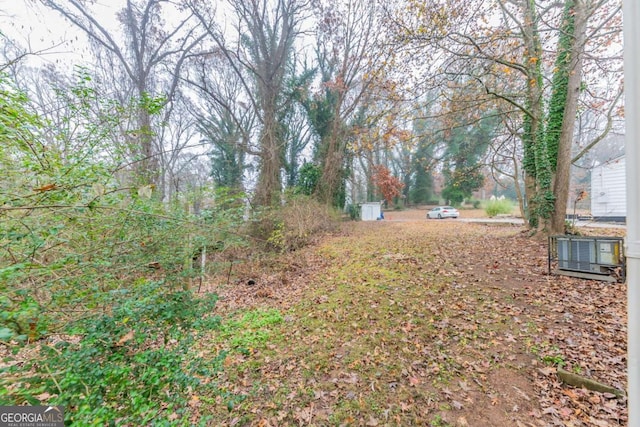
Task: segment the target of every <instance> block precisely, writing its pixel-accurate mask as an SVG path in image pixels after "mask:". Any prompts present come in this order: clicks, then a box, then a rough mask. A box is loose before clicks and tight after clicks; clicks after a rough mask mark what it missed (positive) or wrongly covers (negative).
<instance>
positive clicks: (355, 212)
mask: <svg viewBox="0 0 640 427" xmlns="http://www.w3.org/2000/svg"><path fill="white" fill-rule="evenodd" d="M347 214H349V219H351V221H356V220H358V219H360V207H359V206H358V205H354V204H349V205H348V206H347Z"/></svg>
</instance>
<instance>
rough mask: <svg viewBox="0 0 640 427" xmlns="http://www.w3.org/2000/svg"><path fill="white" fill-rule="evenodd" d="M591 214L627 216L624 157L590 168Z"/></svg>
mask: <svg viewBox="0 0 640 427" xmlns="http://www.w3.org/2000/svg"><path fill="white" fill-rule="evenodd" d="M591 216H593V217H594V218H602V219H607V218H611V219H613V218H616V219H623V218H626V216H627V191H626V174H625V158H624V156H622V157H618V158H617V159H613V160H610V161H608V162H607V163H605V164H603V165H601V166H598V167H596V168H593V169H592V170H591Z"/></svg>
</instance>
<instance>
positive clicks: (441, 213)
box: [427, 206, 460, 219]
mask: <svg viewBox="0 0 640 427" xmlns="http://www.w3.org/2000/svg"><path fill="white" fill-rule="evenodd" d="M458 215H460V213H459V212H458V209H456V208H454V207H453V206H438V207H435V208H433V209H431V210H430V211H429V212H427V218H428V219H433V218H438V219H442V218H458Z"/></svg>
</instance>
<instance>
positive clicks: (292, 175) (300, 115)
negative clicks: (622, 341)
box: [3, 0, 623, 233]
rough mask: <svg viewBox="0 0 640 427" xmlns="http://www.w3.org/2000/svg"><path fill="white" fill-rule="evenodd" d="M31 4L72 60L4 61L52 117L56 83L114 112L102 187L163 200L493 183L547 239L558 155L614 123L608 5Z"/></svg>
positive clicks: (55, 141)
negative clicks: (62, 31) (58, 29)
mask: <svg viewBox="0 0 640 427" xmlns="http://www.w3.org/2000/svg"><path fill="white" fill-rule="evenodd" d="M40 3H41V4H42V5H44V6H45V7H46V8H47V9H48V10H50V11H54V12H56V13H58V14H59V15H61V16H63V17H64V18H65V19H66V20H68V21H69V22H70V23H71V24H73V25H74V26H75V27H77V28H78V29H79V30H80V31H81V32H82V33H84V34H85V35H86V37H87V39H88V41H89V46H90V51H91V61H89V64H90V65H87V64H83V68H81V69H77V70H76V73H75V77H69V76H68V75H66V74H64V73H63V72H62V71H60V70H59V69H57V68H56V67H54V66H45V67H41V68H38V69H33V68H31V69H28V67H29V66H28V63H26V62H25V61H20V60H16V59H17V58H22V57H23V56H25V55H27V54H28V53H29V52H28V50H27V49H25V48H21V47H19V46H16V44H15V43H13V42H12V40H11V39H10V37H9V36H7V35H5V36H4V40H5V42H6V44H7V46H14V47H15V48H14V49H5V60H4V64H5V65H4V66H3V68H4V72H5V73H7V75H8V76H9V78H11V79H13V80H14V81H15V83H16V85H17V86H18V87H20V88H21V89H22V90H24V91H25V93H27V94H28V98H29V102H30V105H31V108H33V110H34V111H37V114H38V115H40V116H42V117H46V119H47V121H48V123H49V124H50V126H51V127H52V128H57V129H61V128H62V129H63V128H65V126H68V125H67V124H65V123H64V122H63V121H61V120H60V117H62V116H61V115H59V112H60V111H61V109H65V108H69V105H65V103H67V101H66V100H65V99H61V98H60V97H59V96H57V95H56V94H59V93H60V91H59V89H60V88H61V87H67V88H69V87H73V85H74V84H75V83H76V82H74V80H73V79H76V80H77V79H78V78H80V79H85V80H83V81H84V82H85V86H86V87H87V89H90V90H91V91H93V93H95V94H96V96H95V97H94V99H93V100H92V101H91V102H93V104H94V105H91V108H88V109H87V112H86V114H91V115H93V118H92V120H94V121H95V120H100V115H101V112H100V109H101V108H104V105H102V106H101V105H100V103H101V102H102V103H103V104H104V103H105V102H106V100H108V101H109V103H112V104H113V106H114V107H116V108H120V109H126V110H127V114H125V115H123V117H120V118H119V119H118V120H117V122H116V123H114V126H112V127H111V128H110V132H111V134H110V135H109V136H108V138H109V141H110V144H108V145H109V150H117V151H118V153H120V154H122V161H121V165H120V167H119V168H118V177H119V180H120V182H121V183H122V184H123V185H132V186H138V187H142V186H150V187H152V188H153V192H154V194H155V195H156V196H157V197H158V198H160V199H161V200H166V201H170V200H175V199H177V198H180V197H184V196H185V195H186V194H187V193H189V192H191V193H193V192H194V191H195V192H198V191H202V190H203V189H206V188H207V187H208V186H209V184H210V183H211V182H213V185H214V186H216V187H224V188H229V189H232V190H233V191H237V192H238V193H242V192H247V191H249V192H250V194H251V197H250V201H251V204H252V205H253V206H255V207H258V206H277V205H279V204H281V203H282V198H283V192H284V191H285V190H287V189H289V190H291V191H296V192H302V193H304V194H309V195H313V197H315V198H317V200H319V201H320V202H322V203H324V204H327V205H331V206H335V207H338V208H344V207H345V204H346V203H357V202H360V201H366V200H373V199H380V198H382V197H385V198H387V197H393V196H395V197H398V196H401V197H402V198H403V199H404V200H405V201H407V202H409V203H415V204H420V203H427V202H431V201H433V200H434V199H435V200H438V199H439V198H440V199H442V200H443V201H450V202H452V203H459V202H462V201H463V200H464V199H466V198H469V197H470V196H471V194H472V192H473V191H475V190H477V189H478V188H480V187H482V185H483V184H484V183H485V181H486V180H487V179H495V180H496V181H497V182H498V183H499V184H500V185H502V186H504V187H509V188H511V189H513V194H514V195H515V196H516V197H517V198H518V200H519V205H520V209H521V212H522V214H523V216H524V217H525V218H527V220H528V224H529V225H530V227H531V228H532V229H535V230H544V231H545V232H554V233H555V232H561V231H563V230H564V217H565V212H566V209H567V203H568V201H569V200H570V199H571V198H572V194H570V189H569V188H570V173H571V172H570V170H571V165H572V164H581V165H587V166H588V164H589V163H590V162H591V164H593V162H594V157H593V156H591V154H590V153H592V152H593V150H591V151H590V148H592V147H594V146H595V145H596V144H597V143H599V142H601V141H603V140H606V139H607V135H608V134H610V133H611V131H612V130H614V131H615V130H616V129H618V128H619V122H620V120H621V119H622V115H623V111H622V107H621V102H620V98H621V87H622V83H621V55H620V49H621V11H620V7H621V6H620V2H619V1H616V2H611V1H603V0H565V1H562V2H552V1H534V0H518V1H506V0H496V1H492V2H483V1H479V0H457V1H437V2H429V3H422V2H414V1H409V0H396V1H392V2H379V1H364V0H344V1H340V2H329V1H325V0H268V1H267V0H250V1H240V0H226V1H224V2H207V1H198V0H190V1H187V2H183V3H180V4H174V3H172V2H167V1H163V0H127V1H126V2H123V3H121V5H120V8H119V9H117V15H116V16H117V22H118V26H117V27H113V25H109V24H108V20H106V19H103V18H102V17H100V15H98V14H96V13H95V9H94V7H95V6H94V5H92V4H91V3H90V2H84V1H82V0H41V1H40ZM25 71H27V72H25ZM576 123H578V125H576ZM578 128H579V129H578ZM67 137H68V138H67V139H66V140H65V139H64V138H60V137H59V136H57V137H56V138H52V139H51V140H50V141H48V142H47V144H48V145H50V146H55V147H56V149H59V150H61V151H62V152H65V151H67V150H70V149H72V147H73V144H74V141H73V135H71V134H68V135H67ZM194 146H195V147H196V148H194ZM198 147H200V148H198ZM590 156H591V157H590ZM387 175H390V176H391V177H392V178H393V182H392V183H391V188H394V191H391V192H389V191H386V195H383V194H382V191H381V187H380V185H379V183H380V182H381V181H383V179H382V178H383V177H386V176H387ZM434 178H435V180H436V181H438V182H440V183H441V184H440V187H441V190H442V191H441V193H440V194H434ZM387 181H388V180H387ZM387 187H388V186H387ZM191 197H193V196H191ZM195 199H198V197H195Z"/></svg>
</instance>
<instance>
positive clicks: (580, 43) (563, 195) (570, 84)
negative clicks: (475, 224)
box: [550, 0, 588, 234]
mask: <svg viewBox="0 0 640 427" xmlns="http://www.w3.org/2000/svg"><path fill="white" fill-rule="evenodd" d="M569 3H573V7H572V8H569V7H567V9H568V15H567V18H568V19H570V20H572V21H573V23H572V24H573V25H570V23H567V26H566V30H565V31H566V34H567V35H568V36H569V37H570V43H569V45H568V46H567V48H568V52H567V53H568V55H569V58H568V61H567V62H568V63H567V64H566V65H567V72H566V74H567V80H566V102H565V105H564V110H563V117H562V128H561V130H560V137H559V141H558V153H557V163H556V175H555V180H554V186H553V193H554V194H555V196H556V200H555V209H554V213H553V216H552V222H551V230H550V231H551V232H552V233H555V234H557V233H564V232H565V217H566V212H567V203H568V199H569V184H570V178H571V147H572V145H573V134H574V130H575V122H576V115H577V110H578V98H579V96H580V85H581V83H582V62H583V51H584V45H585V42H586V32H587V16H588V11H587V7H588V6H587V4H586V3H587V0H575V2H569ZM567 18H565V19H567ZM563 28H565V26H564V25H563ZM569 30H572V31H569Z"/></svg>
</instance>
